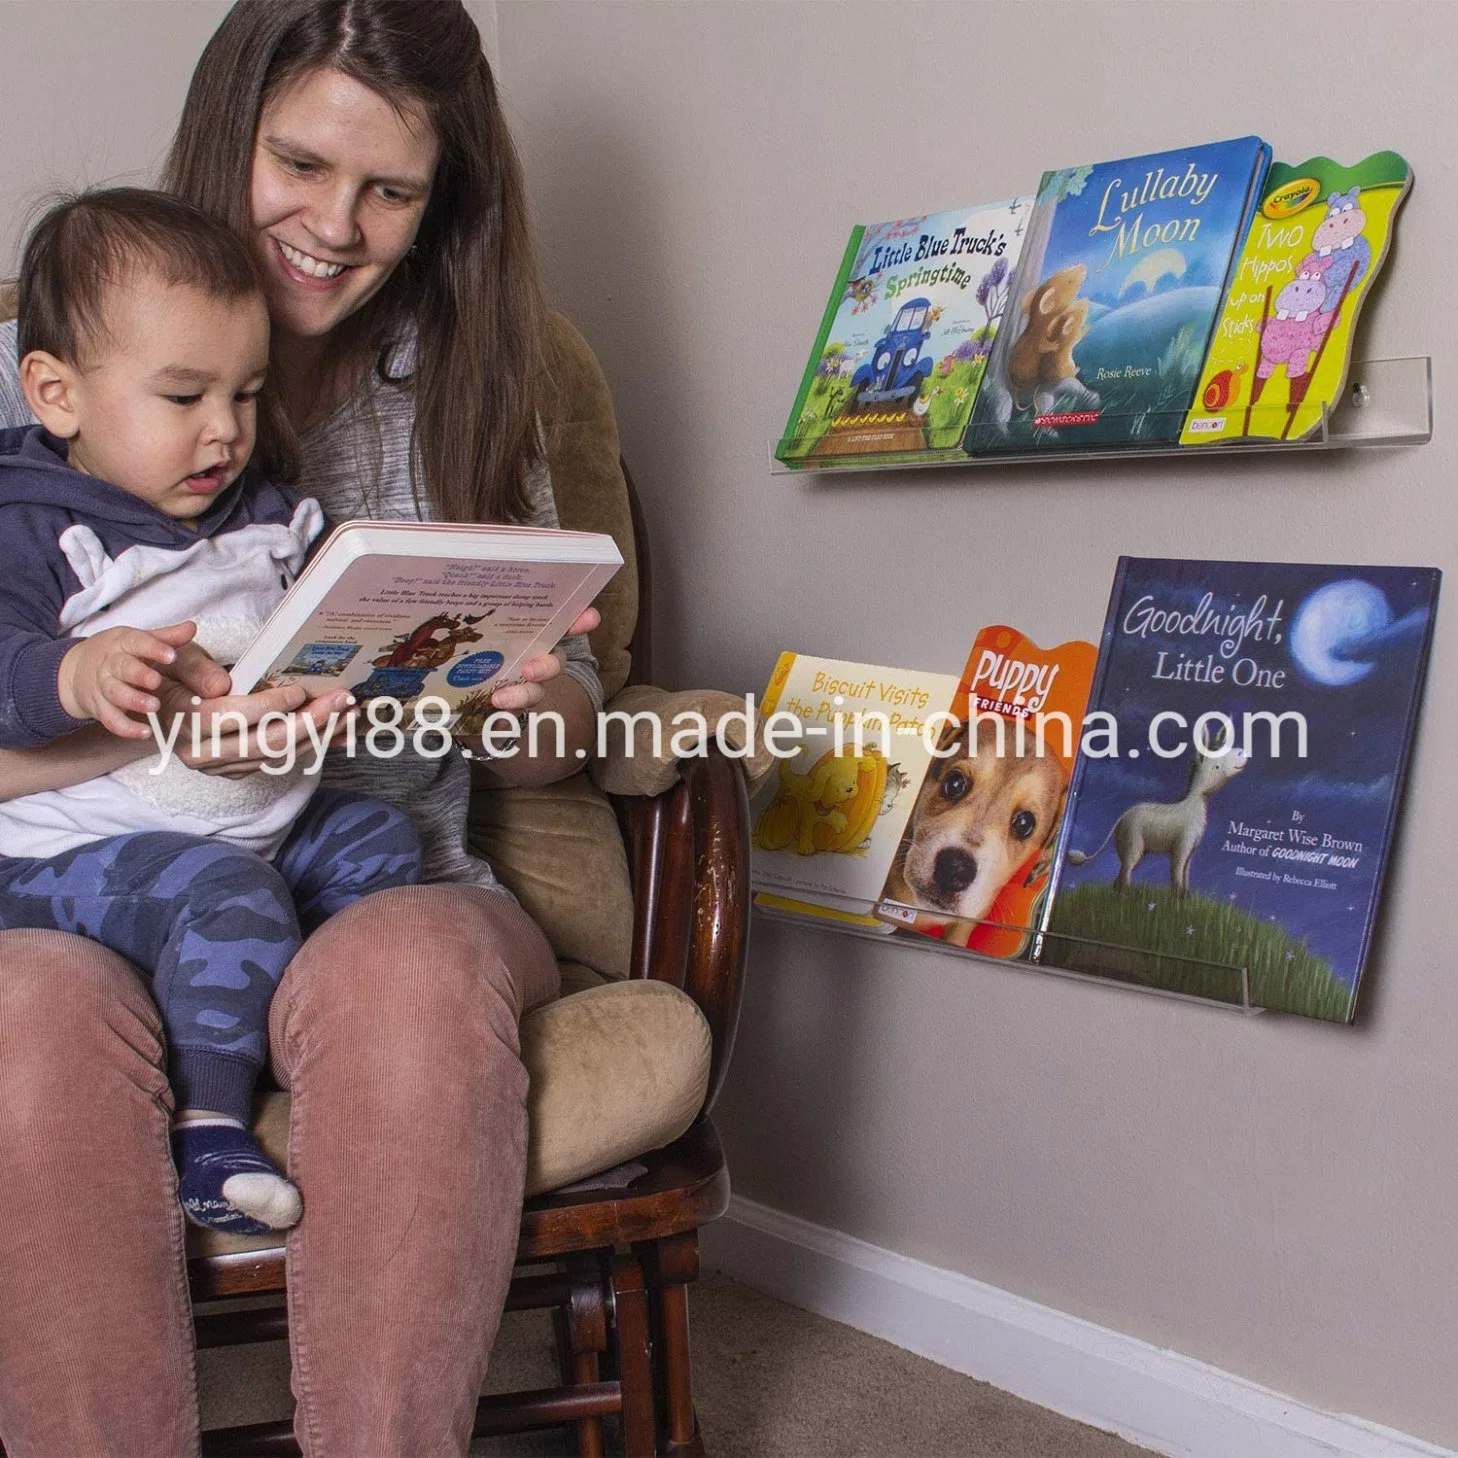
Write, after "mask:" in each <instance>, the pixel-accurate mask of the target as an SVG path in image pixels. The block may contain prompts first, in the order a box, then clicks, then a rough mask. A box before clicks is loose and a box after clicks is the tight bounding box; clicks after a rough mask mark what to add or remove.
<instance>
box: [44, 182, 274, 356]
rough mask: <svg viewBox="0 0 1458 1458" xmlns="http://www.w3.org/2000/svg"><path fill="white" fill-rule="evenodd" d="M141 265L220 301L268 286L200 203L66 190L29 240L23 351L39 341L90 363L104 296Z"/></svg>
mask: <svg viewBox="0 0 1458 1458" xmlns="http://www.w3.org/2000/svg"><path fill="white" fill-rule="evenodd" d="M138 273H147V274H151V275H152V276H154V277H156V278H158V279H160V280H161V281H162V282H163V283H166V284H168V285H176V284H186V285H189V286H190V287H192V288H195V289H199V290H200V291H201V292H203V293H205V294H207V295H209V296H210V297H212V298H217V299H225V300H232V299H242V298H247V297H248V296H249V295H250V294H257V293H261V292H262V286H261V284H260V282H259V278H258V273H257V270H256V269H255V268H254V266H253V260H252V258H250V257H249V254H248V249H247V246H246V245H245V244H244V243H243V242H242V240H241V239H240V238H238V236H237V235H236V234H235V233H234V232H233V231H232V230H231V229H230V228H229V227H228V226H227V225H226V224H224V223H220V222H218V221H217V219H215V218H210V217H209V216H208V215H207V214H206V213H205V212H203V211H202V210H201V209H200V208H195V207H193V206H192V204H191V203H185V202H182V201H180V200H179V199H178V198H175V197H169V196H168V195H167V194H166V193H165V192H150V191H148V190H147V189H146V188H142V187H108V188H99V189H96V190H94V191H91V192H83V193H78V194H76V195H74V196H71V197H66V198H63V199H62V200H61V201H60V202H58V203H56V204H55V206H53V207H52V208H50V209H49V210H48V211H47V212H46V214H45V216H44V217H43V218H41V220H40V222H38V223H37V224H36V225H35V227H34V228H33V229H31V233H30V237H29V238H28V239H27V240H26V243H25V252H24V254H23V256H22V258H21V262H20V278H19V280H18V289H17V298H16V302H17V305H18V307H19V319H18V322H17V326H16V327H17V336H16V346H17V351H18V353H19V355H20V356H21V358H24V357H25V356H26V355H27V354H29V353H30V352H31V350H33V349H43V350H45V351H46V353H48V354H53V355H55V356H56V358H57V359H61V360H65V361H66V362H67V363H68V364H73V365H76V366H78V367H84V362H83V359H82V355H83V352H84V351H85V350H86V349H87V348H88V347H89V346H91V345H94V344H96V343H98V342H100V341H101V340H103V339H104V338H105V337H106V298H107V294H108V292H109V291H110V290H112V289H115V288H119V287H122V286H124V285H126V284H127V283H128V282H130V281H131V279H132V278H134V277H135V276H136V274H138Z"/></svg>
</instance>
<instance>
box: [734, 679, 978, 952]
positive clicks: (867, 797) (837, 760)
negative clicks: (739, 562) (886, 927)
mask: <svg viewBox="0 0 1458 1458" xmlns="http://www.w3.org/2000/svg"><path fill="white" fill-rule="evenodd" d="M956 692H957V679H956V677H955V676H954V675H952V674H946V673H915V672H912V671H909V670H907V669H898V668H878V667H874V666H872V665H870V664H866V663H843V662H840V661H838V660H835V659H828V658H807V657H805V656H804V655H802V654H798V653H784V654H781V655H780V660H779V662H778V663H777V664H776V665H775V671H774V673H773V674H772V675H771V677H770V682H769V687H768V688H767V689H766V690H765V693H764V698H763V700H762V702H761V705H760V710H761V713H762V715H763V717H764V720H765V723H766V728H767V732H769V733H773V734H774V735H775V742H776V744H777V745H778V749H779V752H780V753H781V755H782V756H783V757H781V759H780V761H779V765H778V768H777V771H776V773H775V774H773V775H771V776H770V779H769V782H768V783H767V784H766V785H765V787H764V789H763V790H762V791H761V794H760V796H759V797H758V799H757V800H756V803H755V806H754V807H753V831H752V845H753V856H752V868H753V882H754V887H755V890H756V891H757V892H759V893H761V895H760V897H758V898H757V899H758V900H760V901H761V904H769V905H775V906H778V907H779V908H780V909H782V910H785V909H789V910H795V911H801V912H806V913H808V914H811V915H816V914H820V915H823V914H826V912H829V913H832V914H838V915H839V916H840V917H841V918H842V919H850V920H854V919H856V918H867V917H868V914H869V912H870V911H871V908H872V907H873V906H874V905H875V902H876V898H877V897H878V896H879V895H880V892H881V886H882V884H883V882H884V881H885V879H886V872H887V869H888V868H889V866H890V864H891V857H892V856H893V855H894V854H895V852H896V846H897V843H898V841H899V840H900V838H901V829H902V827H903V826H904V825H905V823H906V817H907V815H908V814H910V811H911V801H912V797H913V796H914V795H915V793H916V789H915V787H916V786H917V785H919V784H920V783H921V781H922V777H923V775H924V774H925V771H926V767H927V763H928V761H929V760H930V758H931V747H932V745H933V744H934V742H935V741H934V739H931V740H929V738H928V735H929V734H934V732H935V730H936V728H937V726H938V724H939V722H940V721H941V720H942V719H945V717H946V715H947V711H948V710H949V708H950V707H951V703H952V699H953V696H954V695H955V694H956ZM929 722H930V724H931V729H930V730H928V727H927V726H928V723H929ZM791 748H793V749H795V753H794V755H793V757H789V756H785V755H784V751H786V750H788V749H791ZM803 903H812V904H809V905H806V904H803ZM871 924H872V925H877V924H876V923H874V922H872V923H871Z"/></svg>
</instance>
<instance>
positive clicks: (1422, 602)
mask: <svg viewBox="0 0 1458 1458" xmlns="http://www.w3.org/2000/svg"><path fill="white" fill-rule="evenodd" d="M1438 582H1439V574H1438V572H1436V571H1434V570H1432V569H1430V568H1422V567H1338V566H1316V565H1311V564H1305V563H1265V562H1261V563H1257V562H1185V561H1163V560H1146V559H1142V558H1132V557H1125V558H1122V559H1120V562H1119V567H1118V571H1117V574H1116V576H1115V579H1114V589H1113V594H1112V596H1111V597H1110V600H1109V610H1108V616H1107V619H1106V621H1105V624H1104V631H1103V637H1102V640H1101V643H1100V648H1099V660H1098V670H1097V676H1096V679H1095V682H1094V687H1093V692H1092V695H1091V697H1090V700H1089V717H1088V721H1087V725H1086V728H1085V734H1084V738H1083V743H1082V749H1081V753H1080V755H1079V760H1078V764H1077V767H1076V768H1075V771H1074V776H1073V783H1072V786H1071V789H1070V792H1069V810H1068V814H1067V817H1066V820H1065V824H1064V830H1063V835H1062V838H1061V840H1060V843H1059V846H1058V850H1057V853H1056V855H1055V864H1054V870H1053V887H1052V892H1051V897H1050V902H1049V907H1048V910H1047V912H1046V914H1045V921H1044V927H1045V934H1044V935H1041V936H1040V938H1039V946H1038V948H1037V949H1036V957H1035V960H1038V961H1042V962H1044V963H1047V964H1050V965H1052V966H1056V967H1065V968H1071V969H1073V970H1075V971H1082V972H1090V973H1094V974H1097V975H1099V976H1102V977H1110V978H1117V979H1119V980H1123V981H1130V982H1139V983H1143V984H1145V985H1149V986H1155V987H1162V988H1166V989H1169V990H1172V991H1176V992H1185V993H1191V994H1194V995H1197V996H1200V997H1206V998H1214V999H1217V1000H1222V1001H1228V1002H1233V1003H1244V1002H1245V1001H1246V1000H1247V994H1248V1000H1249V1002H1250V1004H1252V1005H1254V1006H1258V1007H1267V1008H1277V1009H1280V1010H1281V1011H1283V1012H1291V1013H1300V1014H1303V1015H1304V1016H1307V1017H1314V1018H1325V1019H1329V1020H1331V1021H1335V1022H1350V1021H1351V1018H1352V1013H1353V1010H1354V1008H1355V1005H1356V996H1357V988H1358V985H1359V983H1360V981H1361V977H1362V972H1363V968H1364V967H1365V965H1366V961H1367V955H1368V950H1369V947H1370V945H1371V940H1372V928H1373V923H1374V921H1375V918H1376V914H1377V905H1378V900H1379V897H1380V895H1381V891H1382V881H1383V875H1384V872H1385V870H1386V864H1387V856H1388V851H1389V848H1390V846H1391V843H1392V835H1393V826H1394V823H1395V821H1396V817H1397V810H1398V804H1399V801H1400V798H1401V794H1402V785H1403V780H1404V777H1405V775H1406V772H1407V764H1408V758H1409V754H1410V752H1411V748H1412V740H1413V732H1414V726H1415V723H1416V719H1417V709H1418V700H1419V697H1420V694H1421V690H1422V683H1423V677H1424V673H1425V669H1426V663H1427V657H1428V647H1429V643H1430V641H1431V638H1432V632H1433V616H1434V610H1435V608H1436V603H1437V594H1438Z"/></svg>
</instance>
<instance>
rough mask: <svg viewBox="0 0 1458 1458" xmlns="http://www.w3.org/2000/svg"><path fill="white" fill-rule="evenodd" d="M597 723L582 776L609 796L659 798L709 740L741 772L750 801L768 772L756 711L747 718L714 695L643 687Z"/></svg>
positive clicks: (632, 688)
mask: <svg viewBox="0 0 1458 1458" xmlns="http://www.w3.org/2000/svg"><path fill="white" fill-rule="evenodd" d="M603 715H604V718H605V720H606V723H605V726H604V729H605V732H603V733H600V734H599V740H600V741H601V742H600V745H599V747H600V749H601V750H602V752H601V753H600V754H599V755H598V757H597V758H596V759H594V760H593V761H592V763H591V764H590V765H589V766H588V772H589V773H590V774H591V776H592V779H593V781H594V782H595V783H596V785H597V787H598V788H599V789H600V790H603V791H605V792H606V793H607V794H609V795H661V794H662V793H663V792H664V791H665V790H667V789H669V788H670V787H671V786H673V785H674V784H675V783H676V782H677V780H678V777H679V771H680V767H681V766H682V765H683V764H684V763H685V762H687V761H688V760H689V759H692V758H697V757H698V756H699V754H700V753H701V752H702V747H703V746H704V745H705V744H712V743H715V742H716V740H717V741H718V742H720V743H721V746H727V747H728V750H729V756H730V757H735V758H739V760H740V762H741V763H742V764H743V766H744V772H745V778H746V780H747V782H748V785H749V793H750V794H751V795H753V794H754V792H755V791H756V790H757V789H758V788H759V787H760V785H761V784H763V783H764V780H765V777H766V776H767V775H768V774H769V772H770V770H771V769H773V768H774V757H773V756H772V755H771V754H770V753H769V751H768V750H767V749H766V748H765V746H764V740H763V736H762V735H761V734H760V732H759V723H758V720H759V716H758V713H757V711H756V712H755V713H754V714H753V715H752V716H751V715H750V713H749V712H748V711H747V710H746V708H745V703H744V700H743V699H738V698H735V696H734V695H733V694H726V693H721V692H719V691H718V690H717V689H687V690H684V691H682V692H678V693H670V692H669V691H668V690H667V689H661V688H654V687H652V686H651V685H650V684H630V685H629V686H628V687H627V688H625V689H623V690H622V691H621V692H620V693H619V694H618V696H617V697H616V698H615V699H613V700H612V702H611V703H609V704H608V706H607V707H606V708H605V709H604V710H603ZM751 730H753V734H752V743H751V745H750V749H749V752H747V753H746V752H745V743H746V739H747V738H748V737H749V736H750V733H751Z"/></svg>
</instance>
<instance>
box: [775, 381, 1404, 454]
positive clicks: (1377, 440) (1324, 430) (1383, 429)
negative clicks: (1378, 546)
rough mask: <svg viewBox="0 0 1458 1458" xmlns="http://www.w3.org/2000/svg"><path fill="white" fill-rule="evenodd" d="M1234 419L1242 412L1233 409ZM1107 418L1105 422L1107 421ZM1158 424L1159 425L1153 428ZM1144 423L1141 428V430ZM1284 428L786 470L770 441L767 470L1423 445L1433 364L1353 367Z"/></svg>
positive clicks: (1277, 417) (1177, 416) (1275, 416)
mask: <svg viewBox="0 0 1458 1458" xmlns="http://www.w3.org/2000/svg"><path fill="white" fill-rule="evenodd" d="M1231 413H1232V415H1234V414H1237V413H1238V414H1240V415H1241V416H1242V417H1243V416H1244V412H1243V411H1232V412H1231ZM1105 418H1108V417H1105ZM1184 421H1185V413H1184V412H1183V411H1180V412H1176V413H1171V414H1170V415H1169V418H1168V420H1167V421H1165V422H1162V423H1163V424H1164V425H1165V426H1166V427H1167V428H1166V429H1164V430H1160V431H1156V432H1154V433H1156V434H1161V435H1172V436H1174V437H1175V438H1176V440H1177V439H1178V435H1179V430H1180V428H1181V427H1182V426H1183V425H1184ZM1157 423H1160V422H1157ZM1148 424H1149V417H1148V415H1146V417H1145V421H1144V425H1145V427H1146V428H1147V426H1148ZM1287 424H1288V413H1287V408H1286V406H1285V405H1284V404H1276V405H1257V406H1255V407H1254V408H1253V410H1252V411H1251V426H1250V428H1251V429H1253V430H1258V431H1261V432H1262V437H1261V438H1259V439H1255V440H1235V441H1230V442H1228V443H1214V444H1210V445H1198V446H1182V445H1179V444H1176V443H1174V442H1161V443H1156V444H1153V445H1132V444H1130V445H1085V446H1081V447H1072V446H1070V447H1068V448H1067V449H1064V448H1061V447H1060V446H1059V445H1058V444H1057V443H1056V442H1050V443H1049V445H1048V446H1047V447H1045V448H1039V449H1037V450H1023V451H998V452H995V453H993V454H989V455H982V456H956V457H954V458H953V459H951V460H918V459H914V458H911V459H908V458H907V457H906V456H899V455H897V456H888V458H887V459H885V460H880V461H878V460H876V459H875V457H874V456H869V455H866V454H861V455H857V456H855V457H853V458H851V459H850V460H849V461H848V462H844V461H842V462H839V463H838V462H837V458H836V457H835V456H834V455H815V456H807V457H806V458H805V459H804V460H803V461H801V462H800V463H798V464H796V465H793V466H787V465H786V464H785V463H784V462H783V461H781V460H779V459H778V457H777V456H776V454H775V452H776V451H777V450H778V449H779V448H780V447H781V446H782V445H784V444H786V442H783V441H771V442H770V445H769V456H770V470H771V472H772V473H773V474H775V475H779V476H802V475H807V474H811V473H815V472H831V471H834V472H842V471H886V470H902V469H910V470H926V469H929V468H932V467H936V466H972V467H978V466H1006V465H1014V464H1019V463H1024V462H1034V461H1036V462H1039V463H1045V464H1046V463H1047V462H1049V461H1091V460H1127V459H1132V458H1134V457H1146V458H1147V457H1151V456H1166V457H1167V456H1178V457H1179V458H1180V459H1181V460H1201V459H1208V460H1219V459H1221V457H1223V456H1231V455H1249V454H1254V453H1257V452H1261V453H1265V454H1270V453H1271V452H1277V453H1282V454H1284V453H1285V452H1288V451H1324V450H1344V449H1351V448H1353V447H1358V446H1405V445H1423V444H1425V443H1426V442H1427V441H1429V440H1431V439H1432V436H1433V362H1432V359H1431V358H1430V357H1429V356H1427V355H1414V356H1412V357H1410V358H1407V359H1368V360H1362V361H1360V362H1358V363H1354V364H1353V365H1352V366H1351V368H1350V370H1349V371H1348V374H1347V384H1346V388H1345V390H1344V392H1343V394H1342V397H1341V399H1340V400H1339V401H1337V402H1335V403H1334V404H1332V405H1331V406H1329V407H1327V409H1326V410H1325V411H1324V412H1323V414H1322V417H1321V419H1320V420H1319V422H1318V423H1317V427H1316V430H1315V431H1314V432H1313V433H1312V434H1311V435H1310V436H1308V437H1307V438H1306V439H1305V440H1282V439H1280V436H1281V433H1282V431H1283V429H1285V428H1286V426H1287Z"/></svg>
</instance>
